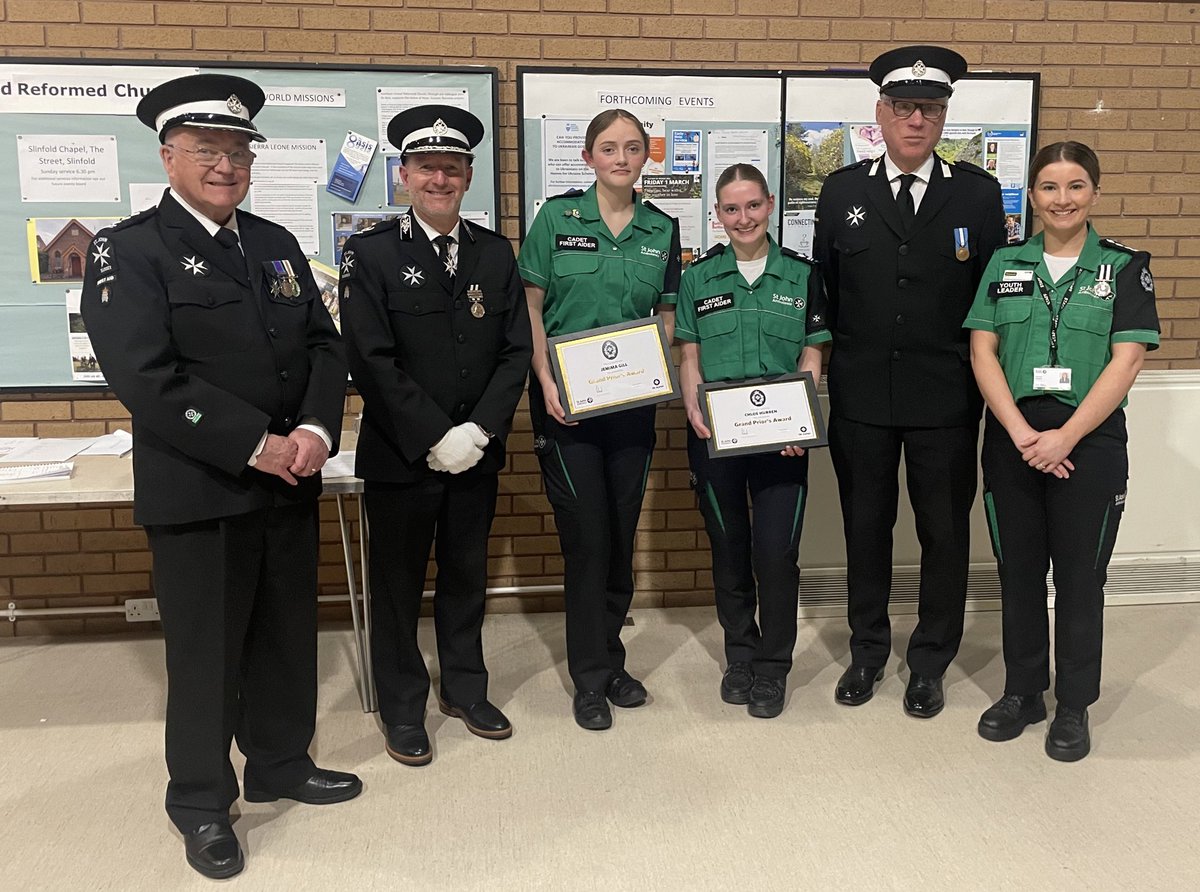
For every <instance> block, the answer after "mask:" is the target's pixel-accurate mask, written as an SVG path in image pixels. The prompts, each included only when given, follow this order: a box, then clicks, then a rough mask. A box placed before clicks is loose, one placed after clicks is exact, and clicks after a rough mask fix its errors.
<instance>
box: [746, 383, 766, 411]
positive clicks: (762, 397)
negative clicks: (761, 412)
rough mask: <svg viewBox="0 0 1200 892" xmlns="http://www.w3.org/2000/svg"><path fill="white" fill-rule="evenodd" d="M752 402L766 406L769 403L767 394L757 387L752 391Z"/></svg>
mask: <svg viewBox="0 0 1200 892" xmlns="http://www.w3.org/2000/svg"><path fill="white" fill-rule="evenodd" d="M750 402H751V403H753V404H754V405H755V406H759V407H762V406H765V405H766V404H767V395H766V394H765V393H763V392H762V391H761V390H759V389H758V388H757V387H756V388H755V389H754V390H752V391H750Z"/></svg>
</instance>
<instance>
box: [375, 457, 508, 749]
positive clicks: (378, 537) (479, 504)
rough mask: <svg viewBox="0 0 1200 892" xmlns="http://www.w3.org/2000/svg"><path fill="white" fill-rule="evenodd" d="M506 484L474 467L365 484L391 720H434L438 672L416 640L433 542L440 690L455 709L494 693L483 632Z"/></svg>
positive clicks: (381, 684)
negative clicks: (493, 537)
mask: <svg viewBox="0 0 1200 892" xmlns="http://www.w3.org/2000/svg"><path fill="white" fill-rule="evenodd" d="M497 481H498V476H497V475H496V474H491V473H472V472H470V471H468V472H465V473H463V474H447V473H438V474H430V475H428V476H426V477H424V478H422V479H420V480H418V481H416V482H414V483H382V482H378V481H371V480H368V481H367V482H366V500H367V522H368V523H369V524H370V527H371V531H370V534H371V546H370V556H371V665H372V667H373V668H374V670H375V690H376V693H377V695H378V698H379V716H380V718H381V719H382V720H383V722H384V724H386V725H415V724H420V723H421V722H422V721H424V718H425V703H426V701H427V700H428V699H429V671H428V669H426V667H425V658H424V657H423V656H422V655H421V649H420V648H419V647H418V646H417V620H418V619H419V618H420V615H421V594H422V592H423V591H424V588H425V569H426V567H427V566H428V563H429V552H430V547H431V546H432V547H433V549H434V559H435V560H436V561H437V580H436V583H435V586H434V597H433V622H434V629H435V634H436V636H437V652H438V664H439V666H440V667H441V697H442V699H443V700H445V701H446V702H448V703H450V704H453V705H455V706H471V705H473V704H475V703H479V702H481V701H483V700H486V699H487V686H488V673H487V669H486V668H485V666H484V664H483V639H482V629H483V609H484V597H485V594H486V590H487V541H488V533H489V531H490V530H491V528H492V519H493V518H494V517H495V515H496V489H497Z"/></svg>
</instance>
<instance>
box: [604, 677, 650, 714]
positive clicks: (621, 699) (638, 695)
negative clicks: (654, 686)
mask: <svg viewBox="0 0 1200 892" xmlns="http://www.w3.org/2000/svg"><path fill="white" fill-rule="evenodd" d="M604 695H605V696H606V697H608V699H609V700H611V701H612V705H613V706H620V707H621V708H622V709H633V707H635V706H641V705H642V704H643V703H645V702H646V686H645V685H644V684H642V683H641V682H640V681H638V680H637V679H636V678H634V677H633V676H632V675H630V674H629V673H628V672H626V671H625V670H624V669H622V670H620V671H619V672H614V673H613V674H612V678H610V679H609V680H608V686H607V687H606V688H605V689H604Z"/></svg>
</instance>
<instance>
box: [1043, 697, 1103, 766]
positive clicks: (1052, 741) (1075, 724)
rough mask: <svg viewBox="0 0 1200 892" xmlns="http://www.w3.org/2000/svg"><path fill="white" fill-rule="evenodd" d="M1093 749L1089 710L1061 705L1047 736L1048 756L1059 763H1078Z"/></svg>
mask: <svg viewBox="0 0 1200 892" xmlns="http://www.w3.org/2000/svg"><path fill="white" fill-rule="evenodd" d="M1091 749H1092V738H1091V736H1090V735H1089V734H1088V717H1087V709H1073V708H1071V707H1070V706H1063V705H1062V704H1059V707H1058V710H1057V711H1056V712H1055V713H1054V721H1053V722H1051V723H1050V732H1049V733H1048V734H1047V735H1046V755H1047V756H1049V757H1050V758H1051V759H1056V760H1058V761H1059V762H1078V761H1079V760H1080V759H1082V758H1083V757H1084V756H1086V755H1087V754H1088V753H1089V752H1091Z"/></svg>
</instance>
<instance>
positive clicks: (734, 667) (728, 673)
mask: <svg viewBox="0 0 1200 892" xmlns="http://www.w3.org/2000/svg"><path fill="white" fill-rule="evenodd" d="M753 687H754V669H753V667H751V665H750V664H749V663H747V662H745V661H743V660H735V661H734V662H732V663H730V664H729V668H728V669H726V670H725V675H724V677H723V678H722V679H721V699H722V700H724V701H725V702H726V703H733V704H734V705H736V706H744V705H745V704H747V703H749V702H750V689H751V688H753Z"/></svg>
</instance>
